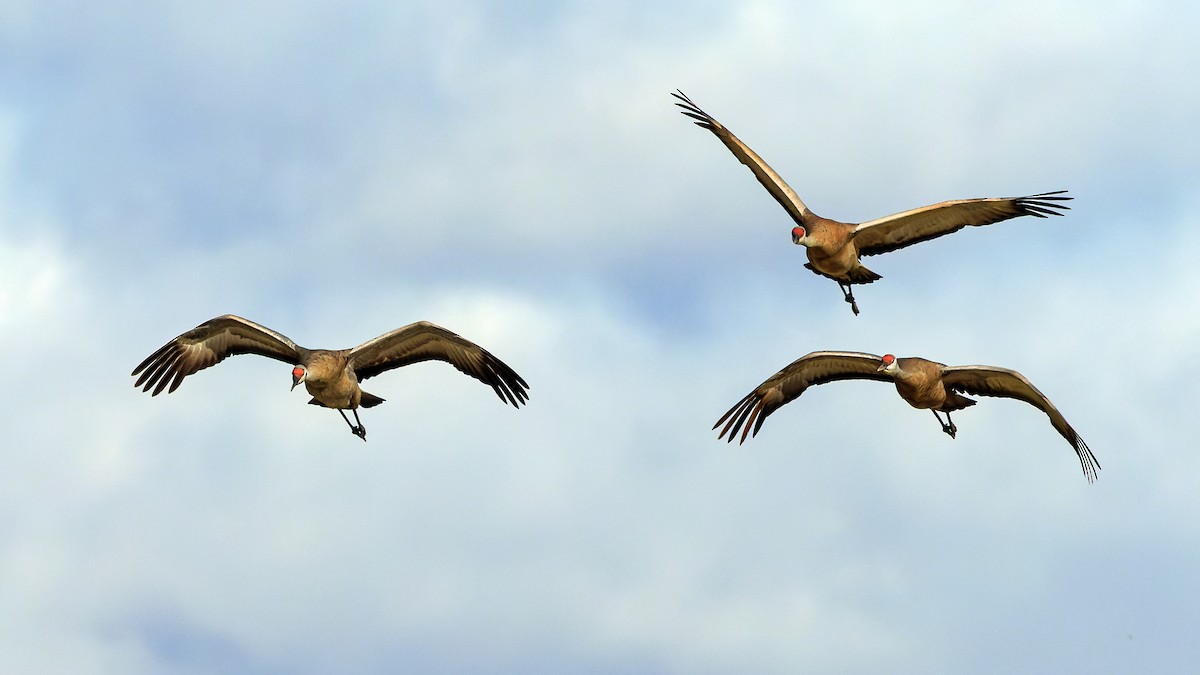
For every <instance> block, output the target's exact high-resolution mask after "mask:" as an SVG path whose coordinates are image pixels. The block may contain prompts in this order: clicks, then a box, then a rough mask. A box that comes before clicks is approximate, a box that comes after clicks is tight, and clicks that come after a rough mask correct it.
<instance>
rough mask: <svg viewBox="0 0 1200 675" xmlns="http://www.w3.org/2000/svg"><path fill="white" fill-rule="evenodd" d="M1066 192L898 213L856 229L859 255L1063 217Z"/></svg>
mask: <svg viewBox="0 0 1200 675" xmlns="http://www.w3.org/2000/svg"><path fill="white" fill-rule="evenodd" d="M1066 192H1067V191H1066V190H1058V191H1055V192H1043V193H1041V194H1036V195H1029V196H1027V197H994V198H981V199H959V200H954V201H948V202H941V203H939V204H932V205H930V206H922V207H921V208H917V209H911V210H909V211H904V212H902V213H896V214H893V215H890V216H886V217H884V218H877V219H875V220H871V221H868V222H865V223H862V224H859V225H857V226H855V228H854V232H853V234H852V235H851V236H852V237H853V238H854V243H855V245H856V246H857V247H858V253H859V255H864V256H868V255H878V254H880V253H887V252H889V251H895V250H897V249H901V248H904V247H906V246H912V245H913V244H918V243H920V242H923V241H929V240H930V239H936V238H937V237H941V236H944V235H947V234H950V233H952V232H957V231H959V230H961V229H962V228H964V227H967V226H973V227H979V226H982V225H991V224H992V223H999V222H1001V221H1005V220H1009V219H1010V218H1019V217H1021V216H1033V217H1035V218H1047V217H1049V216H1061V215H1063V211H1066V210H1069V209H1070V208H1071V207H1069V206H1067V205H1066V204H1063V203H1062V202H1064V201H1070V200H1071V199H1073V197H1067V196H1065V195H1066Z"/></svg>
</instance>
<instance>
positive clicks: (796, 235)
mask: <svg viewBox="0 0 1200 675" xmlns="http://www.w3.org/2000/svg"><path fill="white" fill-rule="evenodd" d="M792 243H793V244H802V245H804V246H808V230H806V229H804V228H803V227H801V226H800V225H797V226H795V227H793V228H792Z"/></svg>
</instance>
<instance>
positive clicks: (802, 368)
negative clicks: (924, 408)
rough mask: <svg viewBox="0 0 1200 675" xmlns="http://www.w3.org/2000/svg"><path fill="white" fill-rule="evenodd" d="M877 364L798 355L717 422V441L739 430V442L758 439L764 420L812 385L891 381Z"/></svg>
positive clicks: (851, 355)
mask: <svg viewBox="0 0 1200 675" xmlns="http://www.w3.org/2000/svg"><path fill="white" fill-rule="evenodd" d="M879 364H880V357H878V356H875V355H874V354H864V353H862V352H812V353H811V354H807V355H805V356H801V357H800V358H798V359H796V360H795V361H793V362H792V363H791V364H790V365H788V366H787V367H786V368H784V369H783V370H781V371H779V372H778V373H775V374H774V375H772V376H771V377H769V378H767V381H766V382H763V383H762V384H760V385H758V387H756V388H755V389H754V391H752V392H750V393H749V394H747V395H746V397H745V398H743V399H742V400H740V401H738V402H737V405H735V406H733V407H732V408H730V409H729V412H727V413H725V414H724V415H722V416H721V419H719V420H717V423H716V424H714V425H713V429H716V428H717V427H719V426H721V425H722V424H725V428H723V429H721V433H720V434H719V435H718V436H717V438H724V437H725V434H729V438H728V439H726V442H732V441H733V437H734V436H736V435H737V432H738V430H741V431H742V438H741V440H740V441H738V443H739V444H741V443H745V442H746V435H747V434H749V435H752V436H757V435H758V430H759V428H761V427H762V424H763V420H765V419H766V418H767V416H768V415H770V414H771V413H773V412H775V409H776V408H778V407H779V406H781V405H783V404H785V403H787V402H788V401H791V400H792V399H794V398H796V397H798V396H800V394H803V393H804V390H805V389H808V388H809V387H811V386H812V385H815V384H825V383H826V382H835V381H837V380H882V381H885V382H890V381H891V380H892V376H891V375H888V374H887V373H881V372H879ZM726 420H728V422H726ZM743 425H745V428H743ZM751 428H753V431H751Z"/></svg>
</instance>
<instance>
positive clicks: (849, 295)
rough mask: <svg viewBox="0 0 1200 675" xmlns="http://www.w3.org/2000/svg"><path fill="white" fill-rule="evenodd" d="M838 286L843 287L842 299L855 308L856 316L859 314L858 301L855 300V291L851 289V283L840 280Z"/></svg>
mask: <svg viewBox="0 0 1200 675" xmlns="http://www.w3.org/2000/svg"><path fill="white" fill-rule="evenodd" d="M838 288H840V289H842V299H844V300H845V301H846V302H848V303H850V309H852V310H854V316H858V303H857V302H855V301H854V292H853V291H852V290H851V289H850V284H844V283H842V282H840V281H839V282H838Z"/></svg>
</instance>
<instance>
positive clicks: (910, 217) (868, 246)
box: [671, 91, 1072, 315]
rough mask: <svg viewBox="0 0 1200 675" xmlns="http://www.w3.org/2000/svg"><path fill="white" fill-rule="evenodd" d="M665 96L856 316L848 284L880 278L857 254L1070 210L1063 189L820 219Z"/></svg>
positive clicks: (727, 137) (686, 106)
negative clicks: (771, 203)
mask: <svg viewBox="0 0 1200 675" xmlns="http://www.w3.org/2000/svg"><path fill="white" fill-rule="evenodd" d="M671 95H672V96H674V97H675V98H677V99H679V101H680V102H678V103H676V104H675V105H677V106H679V107H680V108H682V109H683V114H684V115H687V116H688V117H691V118H692V119H693V120H695V124H696V125H697V126H699V127H702V128H704V129H708V130H709V131H711V132H712V133H713V134H714V135H715V136H716V137H717V138H719V139H720V140H721V142H722V143H724V144H725V147H727V148H729V150H730V152H732V153H733V154H734V156H736V157H737V158H738V159H739V160H740V161H741V162H742V164H745V165H746V166H748V167H749V168H750V171H752V172H753V173H754V177H755V178H757V179H758V182H759V183H762V185H763V187H765V188H766V189H767V192H770V193H771V196H772V197H774V198H775V201H777V202H779V204H780V205H781V206H783V208H784V210H786V211H787V212H788V215H790V216H791V217H792V220H794V221H796V226H795V227H793V228H792V242H793V243H795V244H798V245H802V246H804V247H806V249H807V251H806V253H807V254H808V263H807V264H805V265H804V266H805V267H807V268H808V269H810V270H812V271H813V272H815V273H816V274H819V275H821V276H823V277H828V278H830V279H833V280H834V281H836V282H837V283H838V288H840V289H842V295H843V297H844V298H845V300H846V302H848V303H850V309H851V310H853V311H854V313H855V314H856V315H857V314H858V303H857V302H856V301H855V300H854V293H853V291H852V290H851V286H853V285H854V284H869V283H871V282H873V281H876V280H878V279H881V278H882V277H880V276H879V275H878V274H876V273H874V272H872V271H871V270H869V269H867V268H866V267H863V264H862V261H861V260H860V256H867V255H878V254H880V253H887V252H889V251H895V250H896V249H900V248H904V247H905V246H911V245H913V244H917V243H920V242H922V241H928V240H929V239H934V238H936V237H941V236H943V235H946V234H950V233H951V232H957V231H959V230H961V229H962V228H964V227H966V226H968V225H974V226H980V225H991V224H992V223H998V222H1000V221H1002V220H1008V219H1009V218H1016V217H1018V216H1036V217H1038V218H1045V217H1046V216H1061V215H1063V214H1062V211H1061V210H1069V209H1070V207H1069V206H1066V205H1065V204H1062V203H1060V202H1064V201H1068V200H1070V199H1072V198H1071V197H1066V196H1064V195H1065V194H1066V190H1058V191H1055V192H1043V193H1040V194H1036V195H1029V196H1027V197H999V198H979V199H959V200H954V201H947V202H941V203H939V204H933V205H931V206H923V207H921V208H917V209H912V210H909V211H904V212H902V213H897V214H894V215H890V216H886V217H884V218H878V219H876V220H871V221H868V222H865V223H857V224H855V223H842V222H838V221H836V220H830V219H828V218H822V217H821V216H818V215H817V214H815V213H813V212H812V211H809V210H808V207H807V206H805V205H804V202H802V201H800V197H799V196H797V195H796V193H795V191H794V190H792V188H791V187H789V186H788V184H787V183H785V182H784V180H783V179H782V178H780V177H779V174H777V173H775V170H774V169H772V168H771V167H770V166H768V165H767V163H766V162H764V161H763V160H762V158H761V157H759V156H758V155H757V154H756V153H755V152H754V151H753V150H751V149H750V147H749V146H747V145H746V144H745V143H742V142H741V141H740V140H738V137H737V136H734V135H733V133H732V132H730V131H729V130H728V129H726V128H725V127H724V126H723V125H722V124H721V123H720V122H718V121H717V120H715V119H714V118H713V117H712V115H709V114H708V113H706V112H704V111H703V110H701V109H700V108H699V106H697V105H696V104H695V103H693V102H692V100H691V99H690V98H688V97H687V96H686V95H685V94H684V93H683V92H682V91H675V92H673V93H672V94H671ZM1057 209H1061V210H1057Z"/></svg>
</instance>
